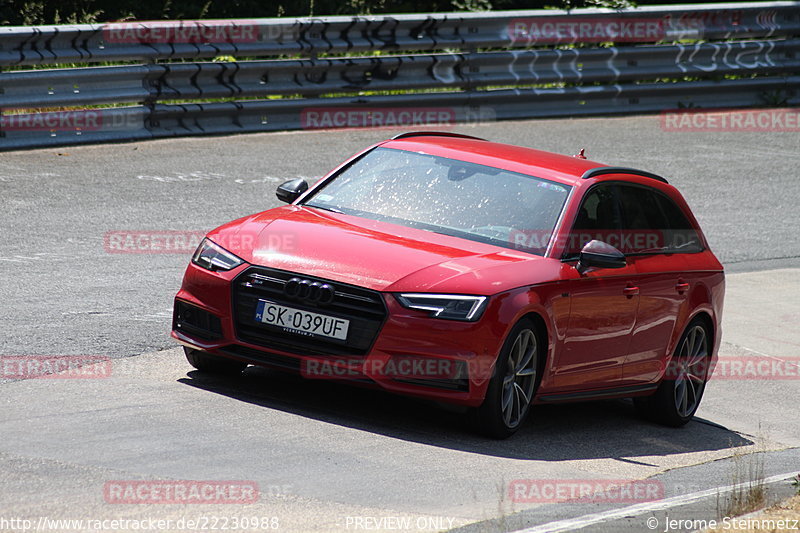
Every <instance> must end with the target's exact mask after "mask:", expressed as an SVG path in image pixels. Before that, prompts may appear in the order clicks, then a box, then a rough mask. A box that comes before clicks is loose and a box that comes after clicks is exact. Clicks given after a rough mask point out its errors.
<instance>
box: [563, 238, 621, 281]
mask: <svg viewBox="0 0 800 533" xmlns="http://www.w3.org/2000/svg"><path fill="white" fill-rule="evenodd" d="M627 264H628V263H627V262H626V261H625V254H623V253H622V252H620V251H619V250H617V249H616V248H614V247H613V246H611V245H610V244H607V243H605V242H603V241H597V240H594V241H589V242H587V243H586V245H585V246H584V247H583V249H582V250H581V254H580V256H579V258H578V264H577V265H576V266H575V268H576V269H578V272H579V273H580V274H583V273H584V272H586V271H587V270H589V269H590V268H623V267H624V266H625V265H627Z"/></svg>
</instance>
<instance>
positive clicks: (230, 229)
mask: <svg viewBox="0 0 800 533" xmlns="http://www.w3.org/2000/svg"><path fill="white" fill-rule="evenodd" d="M208 237H209V238H210V239H211V240H213V241H215V242H216V243H217V244H219V245H220V246H223V247H224V248H225V249H227V250H229V251H230V252H232V253H234V254H236V255H237V256H239V257H241V258H242V259H244V260H245V261H247V262H248V263H252V264H256V265H262V266H266V267H271V268H277V269H280V270H286V271H291V272H297V273H301V274H308V275H313V276H317V277H321V278H326V279H331V280H335V281H339V282H342V283H349V284H353V285H358V286H361V287H367V288H370V289H375V290H379V291H429V292H430V291H440V292H454V293H460V294H496V293H498V292H502V291H504V290H508V289H511V288H515V287H519V286H522V285H529V284H533V283H542V282H546V281H550V280H552V279H556V278H557V277H558V275H559V274H558V272H559V270H560V269H561V266H562V265H561V263H560V262H559V261H554V260H551V259H545V258H542V257H539V256H535V255H531V254H527V253H523V252H517V251H515V250H511V249H506V248H501V247H497V246H493V245H489V244H484V243H478V242H474V241H469V240H466V239H461V238H458V237H451V236H448V235H440V234H437V233H432V232H429V231H424V230H419V229H414V228H408V227H405V226H399V225H396V224H391V223H387V222H379V221H373V220H369V219H365V218H361V217H356V216H352V215H344V214H340V213H331V212H327V211H321V210H318V209H314V208H306V207H302V206H294V205H288V206H282V207H278V208H275V209H271V210H269V211H265V212H263V213H259V214H257V215H253V216H250V217H246V218H243V219H240V220H236V221H234V222H231V223H229V224H226V225H224V226H221V227H220V228H217V229H216V230H214V231H212V232H211V233H209V235H208Z"/></svg>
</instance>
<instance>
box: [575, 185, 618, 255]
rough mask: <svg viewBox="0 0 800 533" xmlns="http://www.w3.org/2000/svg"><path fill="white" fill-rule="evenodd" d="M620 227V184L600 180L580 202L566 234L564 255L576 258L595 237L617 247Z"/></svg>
mask: <svg viewBox="0 0 800 533" xmlns="http://www.w3.org/2000/svg"><path fill="white" fill-rule="evenodd" d="M621 228H622V214H621V212H620V207H619V201H618V193H617V186H616V185H615V184H613V183H601V184H599V185H597V186H595V187H593V188H591V189H590V190H589V192H588V193H587V194H586V196H585V197H584V199H583V201H582V202H581V207H580V209H578V215H577V217H576V218H575V223H574V224H573V226H572V230H571V231H570V232H569V234H568V235H567V242H566V245H565V247H564V256H563V257H564V258H570V259H573V258H574V259H577V257H578V254H580V251H581V249H582V248H583V247H584V245H586V243H588V242H589V241H592V240H595V239H596V240H600V241H603V242H606V243H608V244H611V245H612V246H615V245H614V242H615V241H618V238H617V237H618V236H619V233H620V230H621Z"/></svg>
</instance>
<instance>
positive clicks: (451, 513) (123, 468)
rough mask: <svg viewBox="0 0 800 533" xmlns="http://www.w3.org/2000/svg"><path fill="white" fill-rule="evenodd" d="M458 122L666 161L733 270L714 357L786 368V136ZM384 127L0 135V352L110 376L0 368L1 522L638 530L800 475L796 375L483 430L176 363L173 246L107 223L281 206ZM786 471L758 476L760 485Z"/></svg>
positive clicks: (799, 153)
mask: <svg viewBox="0 0 800 533" xmlns="http://www.w3.org/2000/svg"><path fill="white" fill-rule="evenodd" d="M455 130H456V131H461V132H464V133H469V134H472V135H478V136H481V137H485V138H488V139H491V140H496V141H501V142H509V143H513V144H519V145H523V146H530V147H535V148H540V149H545V150H551V151H555V152H561V153H566V154H573V153H576V152H577V151H578V150H579V149H580V148H586V152H587V155H588V156H589V158H590V159H594V160H597V161H602V162H605V163H608V164H613V165H620V166H633V167H637V168H641V169H645V170H649V171H652V172H656V173H658V174H661V175H664V176H666V177H667V178H668V179H669V180H670V182H671V183H673V184H674V185H676V186H677V187H678V188H679V189H680V190H681V191H682V192H683V194H684V196H685V197H686V198H687V200H688V202H689V204H690V206H691V207H692V209H693V210H694V212H695V214H696V215H697V217H698V219H699V220H700V223H701V225H702V227H703V229H704V231H705V233H706V235H707V237H708V238H709V240H710V242H711V246H712V248H713V249H714V250H715V252H716V253H717V255H718V256H719V257H720V258H721V260H722V261H723V262H724V263H725V265H726V269H727V270H728V272H729V277H728V298H727V299H726V309H725V323H724V325H723V328H724V333H723V349H722V356H723V358H732V359H735V358H748V357H751V358H765V359H767V360H769V361H779V362H780V364H785V365H791V364H792V358H795V363H794V364H796V360H797V357H798V356H800V350H799V349H798V347H800V328H798V326H797V324H798V320H800V281H798V274H800V238H798V237H797V228H798V227H800V211H799V210H798V209H797V208H796V206H797V205H798V204H799V203H800V180H798V175H797V168H798V163H800V150H798V148H799V147H800V142H799V141H798V136H797V134H796V133H774V132H773V133H756V132H749V133H746V132H742V133H698V132H693V133H677V132H665V131H662V130H661V128H660V124H659V121H658V118H657V117H625V118H602V119H601V118H597V119H581V120H539V121H513V122H502V123H495V124H481V125H474V126H469V127H467V126H464V127H456V128H455ZM394 133H396V132H395V131H391V130H382V131H375V130H361V131H342V132H295V133H278V134H259V135H248V136H228V137H216V138H192V139H174V140H161V141H151V142H144V143H130V144H116V145H99V146H84V147H72V148H62V149H45V150H32V151H24V152H7V153H2V154H0V208H1V209H0V228H2V232H1V233H0V236H1V237H0V239H2V240H0V243H2V253H0V302H1V303H0V327H1V328H2V336H0V355H6V356H20V355H21V356H25V355H90V354H91V355H101V356H107V357H111V358H112V365H111V375H110V376H109V377H107V378H104V379H81V380H67V379H37V380H8V379H6V380H3V381H2V382H1V383H0V391H1V392H0V401H2V404H3V409H2V410H0V435H2V436H3V438H2V439H0V480H2V481H0V483H1V484H2V489H0V531H5V530H15V531H16V530H22V529H21V528H17V529H14V528H13V526H8V524H6V526H4V523H3V519H12V518H19V519H22V518H25V519H30V520H33V523H34V525H41V523H39V522H38V520H40V519H41V518H42V517H45V518H47V519H48V520H49V519H58V518H71V519H86V520H88V519H100V518H111V517H127V518H135V519H143V518H164V519H172V520H174V521H175V522H174V523H173V524H172V525H171V526H170V527H169V528H167V529H169V530H174V531H179V530H197V529H200V528H199V527H195V528H188V529H187V528H184V529H181V526H185V525H186V524H185V523H183V524H179V523H178V522H177V520H180V519H182V518H183V519H187V517H189V518H191V517H197V516H200V515H203V516H206V517H208V516H215V517H217V518H220V517H227V518H228V519H231V518H232V517H242V516H245V515H246V516H249V517H259V518H265V519H267V521H266V522H263V523H260V525H262V526H263V525H267V526H269V527H272V526H277V529H278V530H282V531H307V530H318V531H330V530H350V531H358V530H362V531H365V530H370V531H374V530H384V531H386V530H404V529H405V530H443V529H452V528H456V527H462V528H464V529H465V531H508V530H515V529H520V528H530V527H533V528H536V527H544V529H539V530H541V531H546V530H553V528H556V525H547V524H554V523H556V522H557V521H562V522H559V523H560V524H561V525H559V526H558V527H561V528H566V529H570V528H576V527H585V528H586V530H607V531H620V530H626V528H627V530H630V531H643V530H647V528H646V526H645V519H646V518H649V517H651V516H655V517H656V519H658V520H661V519H663V518H664V517H665V516H666V513H669V512H670V510H671V512H673V516H675V515H674V513H677V512H681V513H684V515H685V516H698V517H703V516H709V515H710V514H715V513H717V514H718V513H719V512H721V509H720V505H722V506H723V507H724V500H725V496H724V494H725V492H724V490H722V492H721V494H723V496H722V497H717V498H711V497H705V498H703V497H698V498H697V499H695V500H692V499H691V498H690V499H689V500H686V501H683V500H675V501H674V502H673V500H670V498H677V497H679V496H681V495H683V494H695V493H699V492H702V491H707V490H712V492H713V490H718V489H716V488H717V487H722V486H724V485H728V484H730V483H733V482H738V481H741V480H743V479H744V478H746V477H747V475H746V474H742V473H741V472H740V470H741V469H742V468H743V465H744V466H745V467H746V468H745V470H747V469H748V468H749V469H750V470H751V471H752V470H753V469H755V470H758V468H762V469H763V470H764V475H765V476H767V477H769V476H778V477H780V475H782V474H785V473H788V472H791V471H795V472H796V471H798V470H800V463H799V462H798V458H800V454H798V453H797V448H796V447H797V446H800V421H798V417H797V414H796V405H797V398H798V392H800V387H799V386H798V382H799V381H800V380H798V378H796V377H795V378H794V379H792V378H791V377H789V376H784V377H783V378H782V379H761V380H752V379H739V378H733V379H721V380H718V381H712V382H711V384H710V385H709V387H708V390H707V392H706V397H705V399H704V403H703V404H702V406H701V408H700V411H699V412H698V418H697V420H696V421H694V422H692V423H690V424H689V425H688V426H686V427H685V428H682V429H679V430H674V429H668V428H663V427H659V426H655V425H651V424H649V423H645V422H642V421H641V420H639V419H638V418H637V417H636V416H635V415H634V412H633V408H632V406H631V405H630V404H629V403H627V402H624V401H612V402H594V403H586V404H574V405H567V406H543V407H537V408H536V409H534V411H533V416H532V417H531V419H530V420H529V421H528V423H527V424H526V426H525V427H524V428H523V429H522V430H521V431H520V433H519V434H518V435H517V436H515V437H514V438H512V439H509V440H507V441H503V442H495V441H489V440H485V439H482V438H480V437H477V436H475V435H474V434H473V433H472V432H471V430H470V428H469V427H468V424H467V423H466V421H465V420H464V419H463V417H461V416H459V415H458V414H457V413H453V412H450V411H448V410H443V409H439V408H434V407H432V406H430V405H428V404H425V403H423V402H417V401H414V400H409V399H406V398H397V397H393V396H389V395H386V394H383V393H380V392H375V391H367V390H360V389H353V388H349V387H344V386H340V385H336V384H332V383H322V382H309V381H303V380H301V379H300V378H296V377H291V376H285V375H281V374H277V373H273V372H268V371H265V370H262V369H255V368H250V369H248V370H247V371H246V372H245V374H244V376H242V377H241V378H237V379H223V378H209V377H206V376H203V375H200V374H198V373H196V372H193V371H191V368H190V367H189V366H188V365H187V363H186V362H185V360H183V356H182V354H181V352H180V350H179V349H176V348H175V347H174V346H175V344H174V343H173V342H172V341H171V340H170V339H169V337H168V330H169V326H170V319H171V304H172V298H173V296H174V293H175V291H176V290H177V288H178V286H179V284H180V280H181V276H182V273H183V269H184V268H185V265H186V263H187V261H188V253H186V252H184V253H136V254H131V253H113V252H115V251H117V250H114V249H110V248H109V244H108V236H109V235H112V234H113V235H118V234H119V232H124V231H133V232H139V231H176V230H178V231H200V232H203V231H207V230H209V229H211V228H213V227H215V226H217V225H219V224H221V223H224V222H227V221H229V220H231V219H234V218H238V217H240V216H244V215H247V214H250V213H253V212H257V211H262V210H265V209H268V208H270V207H274V206H276V205H278V201H277V200H276V199H275V196H274V190H275V187H276V186H277V185H278V184H279V183H280V182H282V181H284V180H287V179H291V178H294V177H298V176H300V177H305V178H309V179H312V178H314V177H315V176H320V175H322V174H324V173H326V172H327V171H328V170H329V169H330V168H332V167H333V166H334V165H336V164H337V163H339V162H341V161H342V160H343V159H345V158H346V157H348V156H349V155H351V154H352V153H354V152H356V151H357V150H359V149H361V148H363V147H365V146H366V145H368V144H370V143H372V142H375V141H378V140H381V139H384V138H387V137H389V136H391V135H393V134H394ZM787 368H788V367H787ZM773 378H774V376H773ZM753 452H760V453H758V454H755V455H753V454H752V453H753ZM748 454H750V455H748ZM732 456H735V457H734V458H733V459H731V457H732ZM743 476H744V477H743ZM143 479H150V480H152V479H157V480H251V481H253V482H256V483H257V484H258V486H259V488H260V492H259V494H260V496H259V498H258V501H256V502H254V503H247V504H229V505H223V504H219V505H183V506H181V505H166V504H149V505H145V504H138V505H136V504H119V503H109V501H108V498H107V497H105V496H104V487H107V485H108V483H109V482H112V481H114V480H143ZM517 479H534V480H567V481H568V480H596V479H606V480H632V479H637V480H639V479H642V480H644V479H648V480H650V481H652V482H654V483H656V484H660V485H658V486H660V487H662V493H661V494H660V496H659V501H661V502H662V503H663V502H665V501H667V502H673V503H674V506H673V507H670V508H669V509H660V510H659V509H651V508H646V509H644V510H642V509H641V508H637V509H627V507H626V506H628V505H630V502H627V503H626V502H621V501H607V502H590V503H586V502H583V503H575V502H572V503H552V502H551V503H546V504H543V503H541V502H521V501H513V500H514V498H513V497H510V495H509V491H508V487H509V483H511V482H512V481H513V480H517ZM787 486H788V485H787V484H786V483H785V482H784V481H781V480H777V481H775V483H772V484H770V494H771V495H773V496H771V497H777V496H778V495H780V494H782V493H784V492H785V491H786V490H787V488H786V487H787ZM720 501H722V502H723V503H720ZM670 505H672V504H670ZM651 507H652V505H651ZM620 509H622V511H621V515H620V516H617V515H616V514H614V513H615V512H617V514H619V513H620V511H619V510H620ZM722 510H724V509H722ZM604 513H605V514H604ZM636 513H639V514H636ZM658 513H662V514H658ZM587 515H592V516H593V518H592V517H588V518H587ZM662 515H663V516H662ZM598 517H599V518H598ZM626 517H627V518H626ZM273 518H274V519H275V521H274V522H270V520H271V519H273ZM567 518H570V519H574V520H576V521H575V522H571V523H568V524H565V523H563V520H564V519H567ZM17 525H19V524H17ZM45 525H47V524H45ZM195 525H197V524H195ZM218 525H221V524H218ZM227 525H229V526H230V525H232V522H230V523H228V524H227ZM239 525H241V524H239ZM406 525H408V526H409V527H405V526H406ZM542 525H544V526H542ZM395 526H398V527H395ZM400 526H402V527H400ZM87 527H88V526H86V524H83V529H80V530H89V529H87ZM548 528H549V529H548ZM218 529H219V528H218ZM229 529H233V528H232V527H229ZM239 529H244V528H239ZM50 530H53V531H55V530H68V528H67V526H66V525H64V524H61V528H60V529H59V528H50ZM76 530H78V528H76ZM116 530H124V529H123V528H122V527H121V526H120V527H118V528H117V529H116ZM251 530H255V529H251ZM262 530H263V528H262ZM532 531H537V529H533V530H532ZM660 531H664V529H663V526H662V528H661V529H660Z"/></svg>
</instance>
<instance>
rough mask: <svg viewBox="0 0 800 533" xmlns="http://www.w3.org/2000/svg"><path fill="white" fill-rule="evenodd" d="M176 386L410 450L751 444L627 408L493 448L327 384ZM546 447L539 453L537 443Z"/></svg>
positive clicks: (510, 451)
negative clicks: (397, 442) (404, 444)
mask: <svg viewBox="0 0 800 533" xmlns="http://www.w3.org/2000/svg"><path fill="white" fill-rule="evenodd" d="M178 381H179V382H180V383H183V384H185V385H189V386H192V387H196V388H199V389H203V390H206V391H208V392H213V393H215V394H221V395H224V396H227V397H229V398H234V399H236V400H239V401H242V402H247V403H250V404H254V405H259V406H261V407H264V408H268V409H276V410H280V411H283V412H286V413H293V414H296V415H299V416H303V417H306V418H310V419H314V420H319V421H323V422H326V423H330V424H336V425H339V426H343V427H350V428H354V429H359V430H362V431H368V432H372V433H376V434H380V435H384V436H388V437H392V438H396V439H401V440H405V441H410V442H417V443H421V444H426V445H431V446H438V447H442V448H449V449H453V450H460V451H464V452H469V453H477V454H482V455H489V456H496V457H506V458H512V459H535V460H540V461H564V460H574V459H604V458H612V459H618V460H621V461H625V462H630V463H634V464H643V465H649V463H647V462H646V460H644V461H638V460H636V459H635V458H636V457H647V456H666V455H674V454H681V453H692V452H704V451H714V450H722V449H728V448H736V447H740V446H747V445H750V444H753V441H752V440H749V439H747V438H745V437H744V436H742V435H740V434H738V433H736V432H733V431H731V430H729V429H727V428H725V427H723V426H721V425H718V424H715V423H714V422H713V421H707V420H703V419H702V418H698V417H695V419H694V420H693V421H692V422H690V423H689V424H687V425H686V426H684V427H682V428H669V427H664V426H660V425H657V424H654V423H651V422H648V421H646V420H643V419H642V418H640V417H639V416H638V415H637V414H636V412H635V410H634V407H633V404H632V402H631V401H630V400H604V401H596V402H582V403H572V404H562V405H536V406H534V407H533V410H532V411H531V414H530V416H529V417H528V420H527V421H526V422H525V424H524V427H522V428H520V429H519V431H518V432H517V433H516V434H515V435H514V436H513V437H511V438H509V439H506V440H503V441H498V440H493V439H488V438H485V437H482V436H481V435H479V434H478V433H477V432H476V430H475V428H474V427H473V423H472V418H471V416H470V415H469V413H464V412H459V411H458V410H457V409H454V408H448V407H447V406H441V405H436V404H433V403H431V402H427V401H423V400H419V399H415V398H409V397H404V396H398V395H394V394H389V393H387V392H384V391H382V390H374V389H368V388H363V387H356V386H352V385H349V384H343V383H338V382H332V381H321V380H309V379H305V378H302V377H300V376H296V375H292V374H286V373H283V372H278V371H273V370H268V369H265V368H260V367H252V366H251V367H248V368H247V369H246V370H245V371H244V372H243V374H242V375H241V376H236V377H224V376H214V375H208V374H204V373H202V372H198V371H191V372H189V373H188V374H187V377H186V378H181V379H179V380H178ZM545 441H546V443H547V445H546V446H542V442H545Z"/></svg>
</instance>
